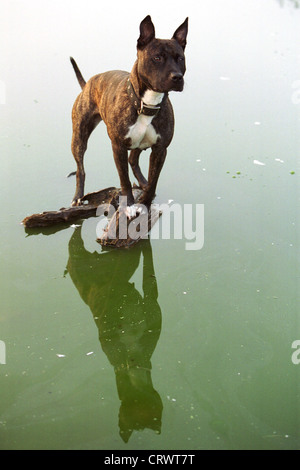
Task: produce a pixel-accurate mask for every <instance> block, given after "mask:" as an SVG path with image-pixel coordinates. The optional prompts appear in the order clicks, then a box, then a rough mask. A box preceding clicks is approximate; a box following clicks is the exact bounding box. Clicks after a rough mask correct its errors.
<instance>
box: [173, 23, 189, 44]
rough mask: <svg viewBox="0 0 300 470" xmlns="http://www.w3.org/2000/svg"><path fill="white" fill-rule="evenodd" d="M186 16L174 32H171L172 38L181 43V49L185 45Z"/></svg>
mask: <svg viewBox="0 0 300 470" xmlns="http://www.w3.org/2000/svg"><path fill="white" fill-rule="evenodd" d="M188 20H189V19H188V18H186V19H185V21H184V22H183V23H182V24H181V25H180V26H179V28H177V29H176V31H175V33H174V34H173V37H172V39H176V41H177V42H178V43H179V44H180V45H181V47H182V49H183V50H184V48H185V46H186V37H187V33H188Z"/></svg>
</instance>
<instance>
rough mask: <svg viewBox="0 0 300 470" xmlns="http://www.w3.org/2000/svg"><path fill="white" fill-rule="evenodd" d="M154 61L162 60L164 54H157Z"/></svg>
mask: <svg viewBox="0 0 300 470" xmlns="http://www.w3.org/2000/svg"><path fill="white" fill-rule="evenodd" d="M153 60H154V62H161V61H162V56H161V55H155V56H154V57H153Z"/></svg>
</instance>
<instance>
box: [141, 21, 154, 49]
mask: <svg viewBox="0 0 300 470" xmlns="http://www.w3.org/2000/svg"><path fill="white" fill-rule="evenodd" d="M154 38H155V29H154V25H153V23H152V21H151V16H150V15H148V16H146V18H144V19H143V21H142V22H141V24H140V37H139V38H138V42H137V47H138V49H143V48H144V47H145V46H147V44H149V42H150V41H152V39H154Z"/></svg>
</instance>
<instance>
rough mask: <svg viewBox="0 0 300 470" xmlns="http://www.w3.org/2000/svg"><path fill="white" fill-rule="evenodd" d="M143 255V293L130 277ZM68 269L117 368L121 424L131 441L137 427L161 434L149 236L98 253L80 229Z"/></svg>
mask: <svg viewBox="0 0 300 470" xmlns="http://www.w3.org/2000/svg"><path fill="white" fill-rule="evenodd" d="M141 253H142V254H143V296H142V295H141V294H140V293H139V292H138V290H137V289H136V288H135V286H134V283H131V282H130V279H131V277H132V275H133V274H134V272H135V271H136V269H137V268H138V266H139V263H140V258H141ZM67 269H68V272H69V274H70V276H71V278H72V281H73V282H74V284H75V286H76V288H77V290H78V292H79V294H80V296H81V298H82V299H83V301H84V302H85V303H86V304H87V305H88V306H89V307H90V309H91V311H92V313H93V316H94V320H95V323H96V325H97V328H98V331H99V340H100V343H101V347H102V349H103V351H104V352H105V354H106V356H107V358H108V360H109V361H110V363H111V364H112V365H113V367H114V371H115V374H116V382H117V389H118V394H119V398H120V400H121V406H120V412H119V428H120V435H121V437H122V439H123V441H125V442H128V440H129V438H130V436H131V434H132V432H133V430H142V429H144V428H149V429H153V430H154V431H155V432H157V433H160V430H161V415H162V408H163V405H162V401H161V398H160V396H159V394H158V393H157V391H156V390H155V389H154V388H153V384H152V379H151V362H150V359H151V356H152V354H153V352H154V349H155V347H156V344H157V341H158V338H159V335H160V330H161V310H160V307H159V305H158V302H157V297H158V291H157V285H156V279H155V275H154V267H153V259H152V251H151V245H150V241H149V240H143V241H141V242H140V243H139V244H138V245H137V246H136V247H134V248H132V249H131V250H130V251H129V250H111V251H108V252H106V253H102V254H99V253H97V252H94V253H90V252H89V251H87V250H86V249H85V248H84V244H83V240H82V238H81V227H78V228H76V229H75V231H74V234H73V235H72V237H71V239H70V242H69V260H68V265H67Z"/></svg>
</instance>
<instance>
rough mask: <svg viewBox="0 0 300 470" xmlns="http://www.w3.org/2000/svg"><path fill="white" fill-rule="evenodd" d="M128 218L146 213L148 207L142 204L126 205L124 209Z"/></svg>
mask: <svg viewBox="0 0 300 470" xmlns="http://www.w3.org/2000/svg"><path fill="white" fill-rule="evenodd" d="M124 212H125V215H126V217H127V219H129V220H131V219H134V218H135V217H137V216H138V215H144V214H146V213H147V209H146V207H144V206H142V205H141V204H132V205H131V206H126V207H125V209H124Z"/></svg>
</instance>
